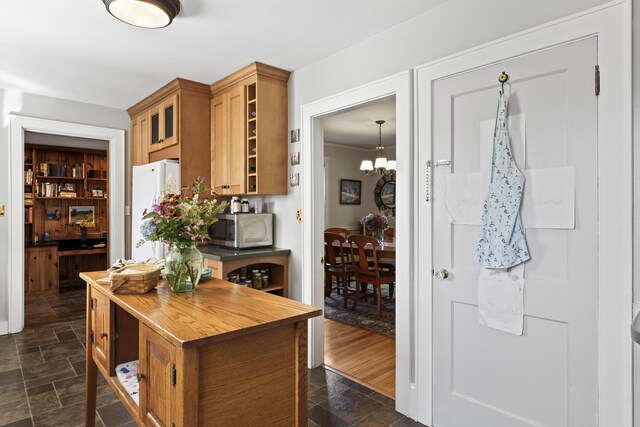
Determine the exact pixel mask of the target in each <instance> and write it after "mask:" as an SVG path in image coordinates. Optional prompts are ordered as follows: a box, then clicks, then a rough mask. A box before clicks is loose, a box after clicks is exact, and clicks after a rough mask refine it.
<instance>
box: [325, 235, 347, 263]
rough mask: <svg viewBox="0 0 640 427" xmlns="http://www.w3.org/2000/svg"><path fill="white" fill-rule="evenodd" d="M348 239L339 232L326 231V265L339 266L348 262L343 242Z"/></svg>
mask: <svg viewBox="0 0 640 427" xmlns="http://www.w3.org/2000/svg"><path fill="white" fill-rule="evenodd" d="M345 242H346V239H345V238H344V237H343V236H341V235H340V234H337V233H330V232H326V231H325V233H324V265H325V266H326V267H339V266H344V265H346V263H347V256H346V254H345V251H344V248H343V246H342V245H343V244H344V243H345Z"/></svg>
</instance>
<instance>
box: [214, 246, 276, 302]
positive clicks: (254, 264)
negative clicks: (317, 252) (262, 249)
mask: <svg viewBox="0 0 640 427" xmlns="http://www.w3.org/2000/svg"><path fill="white" fill-rule="evenodd" d="M204 266H205V267H209V268H210V269H211V277H213V278H215V279H222V280H227V275H228V274H229V273H234V272H238V271H239V270H240V269H241V268H243V267H246V268H247V269H248V270H249V272H250V271H251V270H253V269H259V270H261V269H264V268H269V269H270V270H271V277H270V283H269V286H267V287H265V288H262V289H260V290H261V291H264V292H269V293H272V294H275V295H280V296H282V297H285V298H287V297H288V296H289V255H288V254H287V255H263V256H257V257H254V258H240V259H230V260H214V259H209V258H206V257H205V258H204Z"/></svg>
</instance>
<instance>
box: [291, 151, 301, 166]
mask: <svg viewBox="0 0 640 427" xmlns="http://www.w3.org/2000/svg"><path fill="white" fill-rule="evenodd" d="M299 164H300V152H299V151H296V152H295V153H291V166H295V165H299Z"/></svg>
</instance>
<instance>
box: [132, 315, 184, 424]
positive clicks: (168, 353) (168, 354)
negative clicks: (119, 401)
mask: <svg viewBox="0 0 640 427" xmlns="http://www.w3.org/2000/svg"><path fill="white" fill-rule="evenodd" d="M176 376H177V372H176V349H175V347H174V346H173V345H171V344H170V343H169V342H168V341H166V340H165V339H164V338H162V337H161V336H160V335H158V334H157V333H155V332H153V331H152V330H151V329H149V328H148V327H146V326H142V327H141V328H140V362H139V368H138V380H139V384H140V389H139V390H140V418H141V419H142V422H143V423H144V424H145V425H149V426H166V427H170V426H172V425H176V422H175V403H176V398H175V395H176V393H175V387H176Z"/></svg>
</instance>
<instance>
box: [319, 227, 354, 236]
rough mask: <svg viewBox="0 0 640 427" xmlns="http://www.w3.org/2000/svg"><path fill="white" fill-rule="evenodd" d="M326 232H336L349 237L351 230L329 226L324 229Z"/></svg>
mask: <svg viewBox="0 0 640 427" xmlns="http://www.w3.org/2000/svg"><path fill="white" fill-rule="evenodd" d="M324 232H325V233H336V234H339V235H341V236H342V237H344V238H345V239H346V238H347V237H349V234H350V233H349V230H347V229H346V228H343V227H329V228H326V229H325V230H324Z"/></svg>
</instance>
